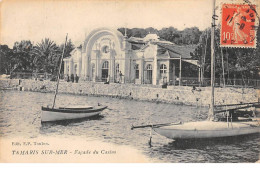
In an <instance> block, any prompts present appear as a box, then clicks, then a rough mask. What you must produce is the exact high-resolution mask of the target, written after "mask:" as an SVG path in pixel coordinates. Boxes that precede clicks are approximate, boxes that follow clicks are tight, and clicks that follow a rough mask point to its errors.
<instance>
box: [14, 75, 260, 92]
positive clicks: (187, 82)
mask: <svg viewBox="0 0 260 169" xmlns="http://www.w3.org/2000/svg"><path fill="white" fill-rule="evenodd" d="M10 78H12V79H35V80H53V81H55V80H56V78H57V77H56V76H54V75H52V74H47V73H25V72H12V74H11V75H10ZM61 79H64V75H63V74H61ZM65 80H66V77H65ZM86 80H87V79H86ZM105 80H106V79H103V80H102V79H99V80H97V79H96V82H99V81H100V82H102V81H103V82H104V81H105ZM112 80H113V79H110V82H111V81H112ZM87 81H88V80H87ZM122 83H135V80H131V81H129V80H125V79H124V77H122ZM142 84H149V85H151V84H152V79H150V80H144V79H143V80H142ZM167 84H168V85H170V86H174V85H175V86H178V85H179V81H178V80H176V81H175V83H173V82H172V81H171V82H168V83H167ZM210 84H211V80H210V78H204V80H203V82H200V81H199V79H198V78H196V77H182V79H181V85H182V86H210ZM225 85H226V86H233V87H254V88H260V80H258V79H249V78H247V79H226V80H225ZM215 86H217V87H221V86H224V82H223V79H222V78H216V79H215Z"/></svg>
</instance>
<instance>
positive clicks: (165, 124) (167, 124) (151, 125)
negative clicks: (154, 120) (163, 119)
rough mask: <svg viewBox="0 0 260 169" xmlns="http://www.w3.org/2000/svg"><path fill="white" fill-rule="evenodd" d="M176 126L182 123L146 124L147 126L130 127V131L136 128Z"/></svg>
mask: <svg viewBox="0 0 260 169" xmlns="http://www.w3.org/2000/svg"><path fill="white" fill-rule="evenodd" d="M178 124H182V122H177V123H162V124H148V125H143V126H134V125H132V127H131V130H133V129H136V128H146V127H161V126H170V125H178Z"/></svg>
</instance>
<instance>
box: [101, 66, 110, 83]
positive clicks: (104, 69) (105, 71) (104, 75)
mask: <svg viewBox="0 0 260 169" xmlns="http://www.w3.org/2000/svg"><path fill="white" fill-rule="evenodd" d="M108 68H109V64H108V61H105V62H104V63H103V65H102V82H106V81H107V77H108V70H109V69H108Z"/></svg>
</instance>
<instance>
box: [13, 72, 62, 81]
mask: <svg viewBox="0 0 260 169" xmlns="http://www.w3.org/2000/svg"><path fill="white" fill-rule="evenodd" d="M10 78H11V79H35V80H55V79H56V77H55V76H54V75H52V74H48V73H26V72H12V73H11V75H10ZM61 78H63V75H61Z"/></svg>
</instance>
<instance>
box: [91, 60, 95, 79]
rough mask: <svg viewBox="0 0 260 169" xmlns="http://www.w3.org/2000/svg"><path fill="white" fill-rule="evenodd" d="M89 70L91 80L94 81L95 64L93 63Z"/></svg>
mask: <svg viewBox="0 0 260 169" xmlns="http://www.w3.org/2000/svg"><path fill="white" fill-rule="evenodd" d="M91 69H92V80H94V79H95V64H94V63H93V64H92V66H91Z"/></svg>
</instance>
